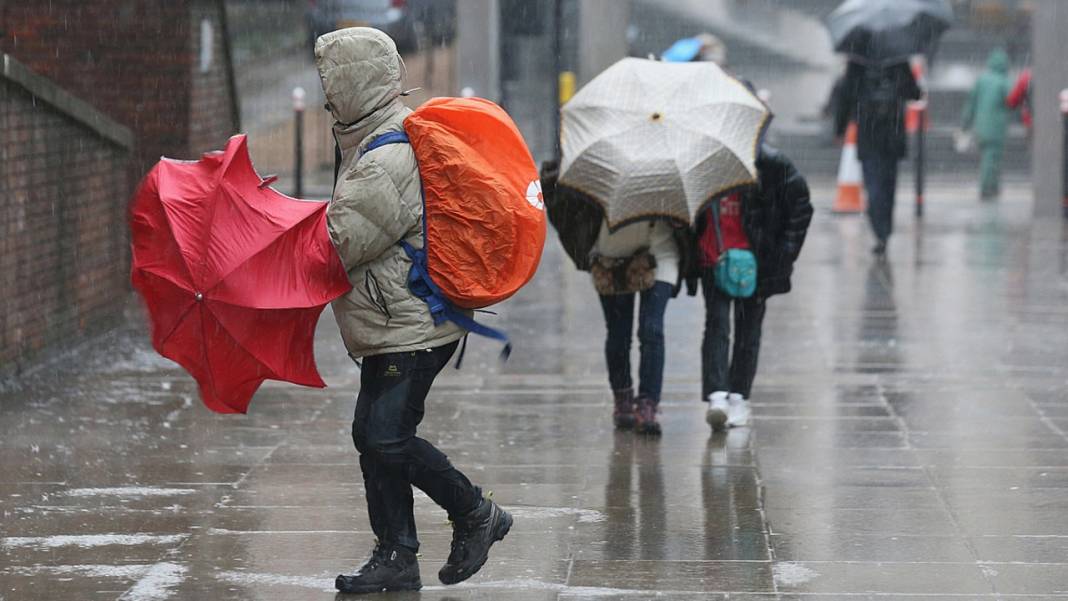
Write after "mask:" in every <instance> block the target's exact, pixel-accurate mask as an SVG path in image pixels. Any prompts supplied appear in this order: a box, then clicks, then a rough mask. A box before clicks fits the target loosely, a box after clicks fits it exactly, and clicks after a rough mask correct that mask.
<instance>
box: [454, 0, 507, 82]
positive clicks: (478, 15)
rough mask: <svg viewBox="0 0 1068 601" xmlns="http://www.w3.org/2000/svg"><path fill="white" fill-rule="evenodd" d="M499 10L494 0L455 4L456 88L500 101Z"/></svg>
mask: <svg viewBox="0 0 1068 601" xmlns="http://www.w3.org/2000/svg"><path fill="white" fill-rule="evenodd" d="M500 58H501V51H500V9H499V7H498V4H497V0H463V1H461V2H457V3H456V61H457V63H456V89H457V90H463V89H464V88H471V90H473V91H474V94H475V95H476V96H479V97H482V98H488V99H490V100H493V101H494V102H498V101H500V98H501V89H500V79H501V75H500Z"/></svg>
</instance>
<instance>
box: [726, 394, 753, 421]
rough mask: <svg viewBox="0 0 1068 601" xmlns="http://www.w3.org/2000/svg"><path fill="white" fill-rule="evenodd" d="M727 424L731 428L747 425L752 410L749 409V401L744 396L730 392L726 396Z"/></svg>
mask: <svg viewBox="0 0 1068 601" xmlns="http://www.w3.org/2000/svg"><path fill="white" fill-rule="evenodd" d="M727 404H728V405H729V406H730V408H729V409H728V410H727V425H728V426H730V427H732V428H745V427H747V426H748V425H749V419H750V417H751V415H752V410H750V409H749V401H747V400H746V399H745V397H744V396H742V395H740V394H738V393H736V392H732V393H731V394H730V396H728V397H727Z"/></svg>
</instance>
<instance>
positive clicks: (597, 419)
mask: <svg viewBox="0 0 1068 601" xmlns="http://www.w3.org/2000/svg"><path fill="white" fill-rule="evenodd" d="M969 189H970V187H969ZM1016 192H1017V193H1016V194H1011V195H1010V198H1008V199H1006V200H1005V201H1003V202H1002V203H1001V204H1000V205H983V206H980V205H978V204H977V203H975V202H974V201H972V200H971V199H970V197H969V194H970V193H965V191H964V189H963V187H943V188H942V189H941V190H939V189H938V188H937V187H936V190H935V192H934V193H933V194H932V200H931V204H930V205H929V211H928V217H927V220H926V221H925V222H924V223H923V224H919V225H918V224H914V223H913V220H912V219H911V218H910V216H909V215H908V214H907V213H906V211H907V208H908V207H903V208H902V213H901V214H900V215H899V225H900V230H899V233H898V234H897V235H896V237H895V238H894V239H893V241H892V249H891V258H890V261H889V262H888V263H886V264H880V263H874V262H873V261H872V260H871V259H870V257H869V256H868V254H867V248H868V239H867V237H866V232H865V230H864V223H863V222H862V221H861V220H860V219H859V218H851V217H846V218H835V217H832V216H831V215H830V214H829V212H827V211H826V210H825V208H826V203H825V202H823V201H824V200H826V199H827V198H828V196H827V194H825V193H821V194H819V195H818V196H819V198H820V199H821V207H823V209H824V210H821V211H820V212H819V213H818V215H817V218H816V220H815V224H814V228H813V232H812V235H811V238H810V242H809V246H808V247H807V248H806V251H805V255H804V257H803V259H802V263H801V265H800V266H799V267H798V273H797V279H796V282H795V292H794V293H792V294H791V295H789V296H787V297H782V298H777V299H774V300H772V301H771V303H770V310H769V317H768V323H767V327H766V338H765V347H764V353H763V355H762V357H761V361H762V367H761V373H760V376H759V377H758V380H757V386H756V390H755V392H754V398H753V401H754V411H755V415H756V424H755V427H754V428H753V429H752V430H751V431H750V430H735V431H732V432H730V433H728V434H722V435H715V436H713V435H710V433H709V431H708V428H707V426H706V425H705V424H704V421H703V411H704V407H703V405H702V404H701V403H699V402H698V400H697V392H698V389H699V378H698V373H697V366H698V364H699V359H698V356H697V350H698V348H699V344H700V335H701V327H702V324H701V319H702V311H701V302H700V299H689V298H683V299H678V300H676V301H673V303H672V305H671V306H670V308H669V312H668V326H667V327H668V339H669V352H668V369H667V374H668V375H667V381H666V385H665V390H666V394H665V401H664V407H663V409H664V411H663V424H664V436H663V438H662V439H660V440H648V439H643V438H635V437H634V436H632V435H629V434H626V433H617V432H614V431H613V430H612V428H611V424H610V420H609V414H610V406H609V396H608V394H607V391H606V385H605V383H604V382H603V380H604V376H603V363H602V361H603V360H602V358H601V345H602V340H603V325H602V323H601V318H600V314H599V308H598V307H597V305H596V303H595V301H594V298H593V291H592V288H591V286H590V284H589V283H588V280H587V278H586V277H585V276H583V275H581V274H577V273H574V272H573V270H572V269H571V268H570V266H569V265H567V264H565V259H564V258H563V255H562V253H560V252H559V250H558V249H557V248H556V247H555V246H554V247H552V248H551V249H550V251H549V253H548V255H547V257H546V260H545V264H544V266H543V268H542V271H541V273H540V274H539V276H538V277H537V278H536V279H535V281H534V283H533V284H532V285H531V287H530V288H529V289H527V290H525V291H524V292H523V293H522V294H521V296H520V297H519V298H517V299H516V300H514V301H511V302H509V303H508V304H506V305H505V306H504V307H503V311H502V315H501V317H500V318H499V320H500V322H501V323H503V324H504V325H506V326H507V328H508V329H509V331H510V332H511V333H512V335H513V338H514V339H515V341H516V343H517V350H516V353H515V354H514V356H513V358H512V360H511V361H510V362H509V363H508V364H506V365H504V366H500V365H498V364H497V363H496V360H495V356H496V353H497V349H496V348H494V347H493V345H491V344H489V343H485V342H482V341H473V344H472V348H471V350H470V352H469V355H468V358H467V359H466V362H465V367H464V369H463V370H462V371H458V372H457V371H454V370H449V371H448V372H447V373H446V374H445V375H444V376H443V377H442V378H441V380H440V381H439V384H438V386H437V387H436V389H435V391H434V392H433V393H432V395H431V398H430V399H429V400H428V412H427V419H426V422H425V436H426V437H427V438H428V439H430V440H432V441H434V442H435V443H437V444H439V445H440V446H441V448H443V449H444V450H445V451H446V452H447V453H449V455H450V457H451V458H452V460H453V461H454V462H455V463H457V464H458V465H459V466H461V467H462V468H463V469H464V470H465V471H466V472H467V473H468V474H469V475H470V477H471V478H472V479H473V480H475V481H476V482H477V483H479V484H480V485H482V486H483V487H484V488H485V489H486V490H488V491H490V490H491V491H493V495H494V499H495V500H497V501H498V502H500V503H502V504H504V505H505V506H507V507H508V508H509V509H511V510H512V511H513V512H514V514H515V517H516V526H515V528H514V529H513V531H512V534H511V535H510V536H509V537H508V538H507V539H506V540H505V541H504V542H503V543H501V544H500V545H499V546H497V547H495V551H494V553H493V555H492V556H491V559H490V561H489V563H488V564H487V565H486V567H485V569H484V570H483V572H482V573H480V574H479V575H478V576H476V577H475V578H474V579H472V580H471V581H470V582H468V583H465V584H463V585H460V586H456V587H444V586H441V585H439V584H438V583H437V582H436V581H435V580H434V573H435V572H436V570H437V568H438V566H439V565H440V564H441V563H442V562H443V561H444V559H445V557H446V556H447V554H448V548H449V537H450V527H449V526H448V524H447V523H446V518H445V514H444V512H442V511H441V510H439V509H437V508H436V507H435V506H434V505H433V504H432V503H431V502H430V500H429V499H428V498H426V497H425V496H423V495H421V494H417V495H416V504H417V513H418V516H419V528H420V533H421V538H422V540H423V549H422V559H421V565H422V571H423V580H424V584H426V585H427V586H426V589H425V590H424V591H422V592H421V593H419V594H406V595H385V596H382V597H381V598H383V599H423V600H444V599H457V600H468V599H494V600H496V599H502V600H503V599H517V600H544V599H589V598H598V599H627V600H631V599H652V598H660V599H679V600H683V601H688V600H696V599H716V598H719V599H723V598H726V597H727V596H728V594H729V596H730V598H731V599H735V598H738V599H768V598H776V599H794V598H806V599H808V598H820V599H825V598H827V599H836V598H841V599H846V598H848V599H855V598H858V597H871V598H879V599H899V598H900V599H904V598H909V599H917V598H924V599H927V598H935V597H939V596H942V595H954V596H956V597H958V598H959V597H961V596H963V597H965V598H975V597H999V598H1006V599H1011V598H1016V597H1015V596H1024V595H1039V596H1042V597H1044V598H1051V597H1058V596H1060V597H1065V596H1068V592H1066V591H1068V495H1066V494H1065V493H1066V492H1068V435H1066V430H1068V390H1066V378H1068V336H1066V334H1068V285H1066V279H1065V274H1066V272H1068V254H1066V248H1068V245H1066V240H1068V230H1065V229H1064V228H1063V227H1062V226H1061V224H1059V223H1032V222H1031V220H1030V206H1029V203H1027V202H1025V201H1023V200H1020V198H1019V197H1020V196H1021V195H1022V194H1024V193H1025V192H1026V191H1022V190H1018V191H1016ZM131 314H132V315H136V312H132V313H131ZM340 348H341V347H340V341H339V340H338V337H337V334H336V330H335V327H334V326H333V324H332V320H331V319H330V317H329V316H327V317H326V318H324V321H323V323H322V324H321V328H320V336H319V341H318V349H317V352H318V357H319V361H320V365H321V366H322V368H323V371H324V374H325V375H326V377H327V380H328V381H329V383H330V388H327V389H325V390H306V389H300V388H296V387H293V386H289V385H279V384H269V385H267V386H265V387H264V388H263V390H262V391H261V392H260V393H259V394H258V395H257V397H256V399H255V400H254V402H253V405H252V413H251V414H250V415H249V416H247V417H241V416H218V415H212V414H209V413H208V412H207V411H206V410H205V409H204V408H203V407H202V406H201V405H200V402H199V400H197V398H196V394H195V390H194V388H193V387H192V382H191V381H190V379H189V378H188V377H186V376H185V375H183V374H182V373H181V372H180V371H179V370H177V369H176V368H175V367H174V366H173V365H172V364H170V363H169V362H167V361H165V360H163V359H160V358H158V357H156V356H155V355H154V354H153V353H152V352H151V350H150V349H149V347H148V346H147V342H146V340H145V333H144V330H143V326H142V325H141V322H140V321H139V318H137V317H131V323H130V325H129V327H128V328H126V329H125V330H124V331H121V332H117V333H115V334H113V335H110V336H108V337H106V338H104V339H102V340H100V341H98V342H95V343H93V344H90V345H87V346H84V347H82V348H80V349H79V350H78V351H77V352H74V353H71V354H70V355H68V356H66V357H64V358H62V359H61V360H59V361H57V362H55V363H54V364H51V365H48V366H45V367H43V368H42V369H40V370H39V371H37V372H36V373H34V374H32V375H30V376H29V377H27V378H26V379H25V380H24V381H23V382H22V383H21V386H19V387H16V388H13V389H10V390H6V391H4V392H3V393H2V396H0V520H2V521H0V599H3V600H4V601H13V600H22V599H79V600H95V599H111V600H114V599H124V600H157V599H159V600H163V599H317V598H321V599H329V598H334V592H333V577H334V575H335V574H337V573H338V572H339V571H341V570H345V569H350V568H352V567H353V566H355V565H356V564H358V563H359V562H360V561H361V560H362V558H363V557H364V555H365V554H366V553H367V552H368V551H369V549H370V547H371V544H372V535H371V533H370V531H369V528H368V525H367V521H366V516H365V510H364V507H363V499H362V495H363V489H362V480H361V478H360V476H359V472H358V466H357V464H356V456H355V453H354V451H353V450H352V449H351V448H350V445H351V442H350V437H349V419H350V416H351V413H352V410H353V405H354V398H355V392H356V390H355V385H356V381H357V377H358V372H357V371H356V369H355V367H354V366H352V365H351V364H350V363H349V362H348V361H347V359H345V357H344V355H343V353H342V352H341V351H340ZM338 598H342V597H338Z"/></svg>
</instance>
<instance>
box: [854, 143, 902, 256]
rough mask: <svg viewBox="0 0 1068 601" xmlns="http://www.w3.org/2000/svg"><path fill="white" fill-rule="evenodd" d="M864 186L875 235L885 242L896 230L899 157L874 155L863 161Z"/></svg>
mask: <svg viewBox="0 0 1068 601" xmlns="http://www.w3.org/2000/svg"><path fill="white" fill-rule="evenodd" d="M861 165H862V166H863V167H864V188H865V189H866V190H867V192H868V219H869V220H870V221H871V229H872V232H874V233H875V237H876V238H878V239H879V240H881V241H883V242H885V241H886V240H887V239H889V238H890V234H891V233H892V232H893V231H894V198H895V196H896V195H897V167H898V159H897V157H894V156H882V155H874V156H869V157H865V158H864V159H863V160H862V161H861Z"/></svg>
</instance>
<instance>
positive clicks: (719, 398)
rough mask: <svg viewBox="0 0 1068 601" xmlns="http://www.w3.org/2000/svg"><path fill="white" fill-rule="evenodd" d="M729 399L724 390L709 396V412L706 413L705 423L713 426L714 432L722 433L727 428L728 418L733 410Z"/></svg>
mask: <svg viewBox="0 0 1068 601" xmlns="http://www.w3.org/2000/svg"><path fill="white" fill-rule="evenodd" d="M727 397H728V395H727V393H726V392H725V391H722V390H720V391H717V392H713V393H712V394H710V395H708V411H707V412H706V413H705V421H706V422H708V425H710V426H712V431H713V432H721V431H723V430H725V429H726V428H727V416H728V413H729V412H730V408H731V406H730V402H729V401H728V400H727Z"/></svg>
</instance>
